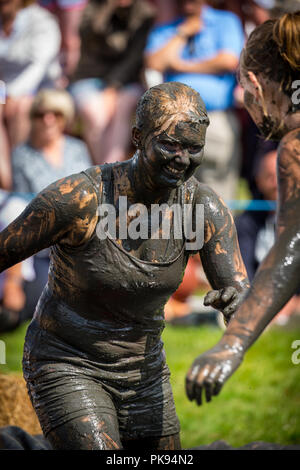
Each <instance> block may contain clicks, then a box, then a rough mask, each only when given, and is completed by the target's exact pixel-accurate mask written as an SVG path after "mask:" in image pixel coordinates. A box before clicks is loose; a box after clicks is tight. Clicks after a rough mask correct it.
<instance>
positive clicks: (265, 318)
mask: <svg viewBox="0 0 300 470" xmlns="http://www.w3.org/2000/svg"><path fill="white" fill-rule="evenodd" d="M299 268H300V230H297V226H293V227H290V228H289V230H288V229H286V230H285V231H284V232H282V233H281V234H280V236H279V238H278V240H277V242H276V243H275V245H274V246H273V248H272V250H271V251H270V253H269V254H268V256H267V257H266V258H265V260H264V261H263V263H262V264H261V265H260V268H259V270H258V272H257V274H256V276H255V278H254V280H253V283H252V286H251V289H250V290H249V292H248V293H247V295H246V298H245V300H244V302H243V303H242V305H241V306H240V308H239V309H238V310H237V312H236V314H235V316H234V318H233V319H232V320H231V322H230V323H229V326H228V328H227V330H226V332H225V334H224V336H223V338H222V340H221V342H222V343H226V344H229V345H230V344H231V343H232V342H234V343H236V342H237V343H239V344H240V345H241V347H242V349H243V350H244V351H246V350H247V349H248V348H249V347H250V346H251V345H252V344H253V343H254V341H255V340H256V339H257V338H258V337H259V335H260V334H261V332H262V331H263V330H264V328H265V327H266V326H267V325H268V324H269V323H270V321H271V320H272V319H273V318H274V316H275V315H276V314H277V313H278V312H279V311H280V310H281V308H282V307H283V306H284V305H285V304H286V303H287V302H288V300H289V299H290V298H291V297H292V296H293V295H294V293H295V292H296V290H297V288H299Z"/></svg>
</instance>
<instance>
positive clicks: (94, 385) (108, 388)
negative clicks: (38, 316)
mask: <svg viewBox="0 0 300 470" xmlns="http://www.w3.org/2000/svg"><path fill="white" fill-rule="evenodd" d="M23 371H24V377H25V380H26V382H27V387H28V391H29V395H30V398H31V401H32V404H33V407H34V409H35V411H36V413H37V415H38V418H39V421H40V424H41V427H42V429H43V432H44V435H45V436H46V437H47V435H48V434H49V433H51V432H52V431H53V430H55V429H57V428H58V427H61V426H65V427H69V428H70V427H71V428H72V423H74V427H76V429H79V428H80V427H82V432H85V431H84V429H85V428H90V429H91V430H92V432H94V433H96V431H97V429H99V426H100V425H101V423H102V425H103V427H104V428H105V432H106V434H108V435H109V436H110V437H111V438H112V439H113V441H114V442H120V441H122V440H131V439H144V438H148V437H154V436H156V437H157V436H169V435H173V434H176V433H178V432H179V421H178V418H177V415H176V411H175V405H174V400H173V395H172V390H171V386H170V382H169V376H170V372H169V369H168V367H167V365H166V364H165V363H164V364H162V366H161V370H160V371H156V372H155V373H151V374H146V375H143V373H141V371H138V370H137V371H128V373H127V374H126V372H120V371H119V372H116V371H113V372H112V371H110V370H108V369H107V370H103V368H99V364H98V363H97V362H95V361H94V360H92V359H91V358H90V357H87V356H86V355H84V354H83V353H82V352H79V351H76V350H75V349H74V348H73V347H72V346H70V345H68V344H66V343H64V342H62V341H61V340H60V339H59V338H57V337H56V336H53V335H52V334H49V333H48V332H46V331H45V330H41V329H40V328H39V327H37V326H34V325H32V324H31V325H30V327H29V330H28V332H27V337H26V342H25V348H24V358H23ZM126 375H127V376H126ZM78 423H80V424H79V425H78ZM75 424H76V426H75ZM78 426H79V427H78Z"/></svg>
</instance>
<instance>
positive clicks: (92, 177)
mask: <svg viewBox="0 0 300 470" xmlns="http://www.w3.org/2000/svg"><path fill="white" fill-rule="evenodd" d="M207 125H208V118H207V115H206V111H205V107H204V104H203V102H202V100H201V98H200V95H199V94H198V93H196V92H195V91H194V90H192V89H191V88H189V87H187V86H185V85H183V84H180V83H166V84H163V85H158V86H156V87H153V88H151V89H150V90H148V91H147V92H146V93H145V94H144V95H143V97H142V98H141V100H140V102H139V105H138V108H137V114H136V124H135V126H134V127H133V132H132V135H133V142H134V144H135V145H136V147H137V151H136V154H135V155H134V157H133V158H132V159H131V160H128V161H126V162H122V163H114V164H110V165H104V166H95V167H92V168H90V169H87V170H86V171H85V172H82V173H79V174H75V175H71V176H70V177H67V178H64V179H61V180H59V181H57V182H55V183H53V184H51V185H50V186H48V187H47V188H46V189H44V190H43V191H42V192H40V193H39V194H38V195H37V196H36V198H35V199H34V200H33V201H32V202H31V203H30V204H29V205H28V206H27V208H26V209H25V211H24V212H23V213H22V214H21V216H20V217H19V218H17V219H16V220H15V221H14V222H13V223H12V224H11V225H9V226H8V228H7V229H6V230H4V231H3V232H2V233H1V235H0V246H1V256H0V268H1V270H4V269H7V268H8V267H9V266H11V265H13V264H15V263H18V262H20V261H21V260H22V259H24V258H26V257H28V256H31V255H32V254H33V253H35V252H37V251H39V250H41V249H43V248H46V247H51V265H50V269H49V280H48V283H47V285H46V287H45V289H44V291H43V293H42V295H41V298H40V300H39V303H38V305H37V308H36V311H35V315H34V318H33V320H32V322H31V324H30V326H29V328H28V331H27V335H26V340H25V348H24V359H23V369H24V376H25V379H26V381H27V386H28V391H29V394H30V397H31V400H32V403H33V406H34V408H35V411H36V413H37V415H38V417H39V420H40V423H41V426H42V429H43V432H44V434H45V436H46V437H47V438H48V439H49V441H50V443H51V444H52V446H53V448H54V449H122V448H123V449H131V448H132V449H137V448H138V449H148V450H153V449H179V448H180V438H179V430H180V427H179V422H178V418H177V415H176V411H175V406H174V401H173V396H172V391H171V387H170V383H169V375H170V373H169V369H168V367H167V364H166V359H165V353H164V349H163V342H162V340H161V333H162V331H163V328H164V314H163V312H164V305H165V303H166V301H167V300H168V298H169V297H170V296H171V294H172V293H173V292H174V291H175V290H176V289H177V287H178V285H179V284H180V282H181V280H182V277H183V273H184V269H185V266H186V264H187V261H188V258H189V256H190V255H192V254H194V253H195V252H200V256H201V259H202V263H203V266H204V270H205V272H206V275H207V278H208V280H209V282H210V284H211V286H212V289H213V290H212V291H211V292H210V293H208V296H207V298H206V303H207V304H210V305H212V306H213V307H215V308H218V309H220V310H221V311H222V312H223V314H224V316H225V319H227V320H228V319H229V318H230V316H231V315H232V313H233V312H234V311H235V309H236V308H237V307H238V305H239V304H240V302H241V300H242V298H243V296H244V294H245V292H246V291H247V289H248V287H249V285H248V279H247V275H246V271H245V268H244V264H243V262H242V259H241V255H240V251H239V247H238V242H237V236H236V231H235V226H234V223H233V219H232V216H231V214H230V213H229V211H228V209H227V208H226V206H225V205H224V203H223V202H222V200H221V199H220V198H219V197H218V196H217V195H216V194H215V193H214V192H213V191H212V190H210V189H209V188H208V187H207V186H205V185H202V184H200V183H199V182H198V181H197V180H196V179H195V178H194V177H193V172H194V171H195V169H196V168H197V167H198V165H200V163H201V161H202V158H203V149H204V144H205V132H206V128H207ZM121 197H122V199H121ZM121 201H122V204H121ZM124 201H126V207H125V209H124ZM136 204H139V206H136ZM163 204H166V205H167V206H169V207H171V206H172V205H173V204H176V205H177V206H176V207H178V206H179V207H181V208H182V211H181V212H182V214H183V217H182V219H181V223H182V224H183V225H186V221H184V220H183V218H184V217H188V216H187V215H186V214H188V211H187V212H186V214H185V211H184V207H185V206H186V205H187V206H188V207H189V208H192V210H190V212H189V213H190V214H192V216H189V219H190V220H192V222H193V227H194V228H195V227H197V223H198V221H197V220H195V219H196V215H197V208H199V207H200V208H201V207H202V208H203V209H204V211H202V212H201V211H199V213H202V214H204V216H203V224H202V225H203V238H204V241H203V245H202V244H201V246H198V247H197V246H195V245H194V244H193V240H192V239H191V237H190V235H189V239H187V238H186V237H185V234H186V233H187V231H186V230H182V233H183V234H184V235H183V236H182V237H180V236H178V233H179V232H180V230H177V232H176V230H175V228H174V227H175V225H176V224H175V216H173V215H172V214H174V212H172V213H170V212H168V211H166V212H165V213H163V215H162V217H161V220H160V223H159V225H158V226H157V230H156V232H155V233H154V234H153V233H152V232H153V231H152V230H150V231H151V234H149V235H151V236H148V237H147V236H144V237H136V236H135V235H130V233H131V234H132V233H133V232H134V231H131V232H130V230H129V228H130V224H133V223H134V221H135V220H136V218H137V217H139V216H140V212H141V211H142V209H141V207H143V210H144V217H145V215H146V217H145V218H144V221H145V220H146V219H147V218H148V220H149V221H150V223H149V227H150V228H151V221H152V220H153V219H152V214H151V209H153V205H158V206H159V207H160V206H162V205H163ZM104 205H105V207H106V208H107V210H108V212H109V208H113V210H114V211H115V214H114V215H115V219H114V220H115V222H116V227H115V229H116V230H115V233H112V232H114V227H113V226H112V225H111V224H110V228H109V231H108V230H107V231H106V232H105V230H106V229H107V226H106V228H105V230H104V227H103V226H102V225H101V224H102V222H103V220H104V219H105V217H102V216H101V214H102V210H101V208H103V207H104ZM132 207H134V208H135V209H136V208H137V207H139V208H140V211H136V210H135V211H133V210H132ZM156 207H157V206H156ZM145 213H146V214H145ZM170 214H171V215H170ZM102 215H103V214H102ZM177 216H178V214H177ZM178 217H179V216H178ZM178 217H177V219H178ZM165 218H169V220H171V223H170V231H169V233H168V234H167V236H164V237H163V236H162V232H163V230H162V227H163V222H164V220H165ZM179 218H180V217H179ZM177 219H176V220H177ZM107 220H108V221H109V217H108V218H107ZM124 220H125V222H124ZM99 224H100V225H99ZM124 224H125V226H126V227H125V228H126V229H127V228H128V234H127V235H126V236H124V235H122V234H124ZM107 225H108V226H109V224H107ZM200 225H201V224H200ZM101 227H102V228H103V230H100V228H101ZM131 228H132V225H131ZM177 229H178V225H177ZM125 231H126V230H125ZM104 232H105V235H106V236H103V233H104ZM175 232H176V233H175ZM190 233H193V231H191V230H190V232H188V234H190ZM121 235H122V236H121ZM196 235H197V234H196ZM194 238H195V237H194ZM196 238H197V237H196ZM194 241H195V240H194ZM196 241H197V240H196ZM191 248H192V249H191Z"/></svg>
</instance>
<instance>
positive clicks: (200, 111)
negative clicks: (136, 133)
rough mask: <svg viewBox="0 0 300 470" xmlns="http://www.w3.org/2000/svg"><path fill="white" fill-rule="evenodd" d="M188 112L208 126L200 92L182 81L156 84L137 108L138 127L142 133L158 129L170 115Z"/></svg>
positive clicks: (145, 94)
mask: <svg viewBox="0 0 300 470" xmlns="http://www.w3.org/2000/svg"><path fill="white" fill-rule="evenodd" d="M176 113H188V114H189V115H191V119H193V120H196V121H198V122H199V123H201V124H203V125H206V126H208V124H209V119H208V116H207V112H206V108H205V104H204V102H203V101H202V98H201V96H200V94H199V93H198V92H197V91H195V90H194V89H193V88H191V87H189V86H187V85H184V84H183V83H180V82H167V83H162V84H160V85H156V86H154V87H152V88H149V90H147V91H146V93H144V95H143V96H142V97H141V99H140V101H139V103H138V105H137V110H136V123H135V125H136V127H137V128H138V129H139V130H140V131H142V133H146V134H148V132H149V131H150V130H154V129H158V128H159V127H160V126H161V125H162V124H163V123H164V122H165V120H166V118H167V117H168V116H171V115H174V114H176Z"/></svg>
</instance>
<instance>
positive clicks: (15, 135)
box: [0, 0, 60, 189]
mask: <svg viewBox="0 0 300 470" xmlns="http://www.w3.org/2000/svg"><path fill="white" fill-rule="evenodd" d="M29 3H32V2H28V1H25V0H10V1H5V0H0V80H1V81H3V82H4V84H5V89H6V97H5V99H4V100H3V101H4V103H2V104H0V154H1V159H0V161H1V163H0V187H3V188H6V189H9V188H10V187H11V168H10V150H11V148H14V147H15V146H16V145H18V144H19V143H21V142H23V141H24V140H25V139H26V138H27V136H28V132H29V116H28V114H29V109H30V106H31V103H32V99H33V97H34V95H35V94H36V92H37V90H38V89H39V88H41V87H43V86H46V85H47V86H53V85H54V83H55V81H56V80H57V79H58V78H59V76H60V67H59V63H58V54H59V48H60V32H59V28H58V25H57V22H56V20H55V18H54V17H53V16H52V15H51V14H50V13H48V12H47V11H46V10H44V9H43V8H41V7H39V6H38V5H29V6H27V5H28V4H29Z"/></svg>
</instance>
